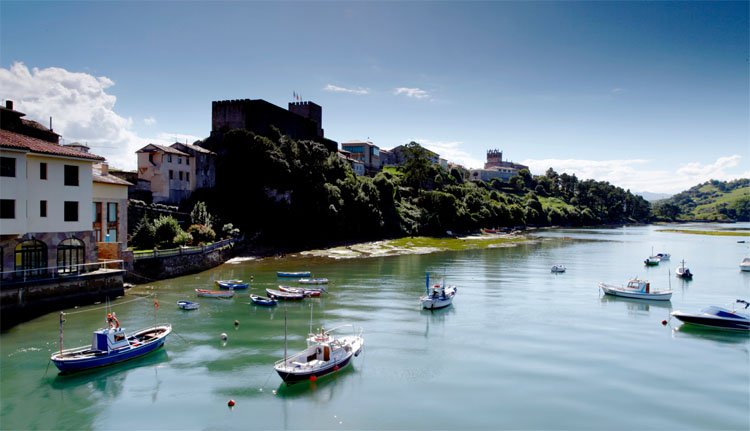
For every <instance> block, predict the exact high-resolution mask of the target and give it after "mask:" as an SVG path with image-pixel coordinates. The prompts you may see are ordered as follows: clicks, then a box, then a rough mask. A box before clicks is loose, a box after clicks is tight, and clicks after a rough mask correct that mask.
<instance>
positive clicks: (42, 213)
mask: <svg viewBox="0 0 750 431" xmlns="http://www.w3.org/2000/svg"><path fill="white" fill-rule="evenodd" d="M39 217H47V201H39Z"/></svg>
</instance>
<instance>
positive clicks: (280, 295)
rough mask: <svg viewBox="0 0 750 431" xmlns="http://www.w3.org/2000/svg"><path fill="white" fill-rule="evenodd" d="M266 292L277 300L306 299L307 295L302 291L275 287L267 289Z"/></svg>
mask: <svg viewBox="0 0 750 431" xmlns="http://www.w3.org/2000/svg"><path fill="white" fill-rule="evenodd" d="M266 294H268V297H269V298H271V299H276V300H284V301H296V300H300V299H305V295H304V294H302V293H292V292H282V291H280V290H274V289H266Z"/></svg>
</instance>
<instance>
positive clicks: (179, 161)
mask: <svg viewBox="0 0 750 431" xmlns="http://www.w3.org/2000/svg"><path fill="white" fill-rule="evenodd" d="M177 164H178V165H181V164H182V157H180V156H177Z"/></svg>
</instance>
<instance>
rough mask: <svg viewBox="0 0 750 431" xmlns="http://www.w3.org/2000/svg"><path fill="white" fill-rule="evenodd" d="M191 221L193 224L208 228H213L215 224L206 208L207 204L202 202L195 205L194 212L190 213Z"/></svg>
mask: <svg viewBox="0 0 750 431" xmlns="http://www.w3.org/2000/svg"><path fill="white" fill-rule="evenodd" d="M190 220H191V221H192V223H193V224H199V225H203V226H206V227H208V228H210V227H211V226H212V222H213V220H212V219H211V215H210V214H209V213H208V209H207V208H206V204H205V203H203V202H201V201H198V202H196V203H195V206H194V207H193V210H192V211H191V212H190Z"/></svg>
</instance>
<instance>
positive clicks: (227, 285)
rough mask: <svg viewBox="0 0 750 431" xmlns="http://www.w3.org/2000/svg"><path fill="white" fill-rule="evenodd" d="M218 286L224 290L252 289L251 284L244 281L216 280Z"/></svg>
mask: <svg viewBox="0 0 750 431" xmlns="http://www.w3.org/2000/svg"><path fill="white" fill-rule="evenodd" d="M216 284H218V285H219V287H220V288H222V289H232V290H239V289H247V288H248V287H250V283H244V282H243V281H242V280H216Z"/></svg>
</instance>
